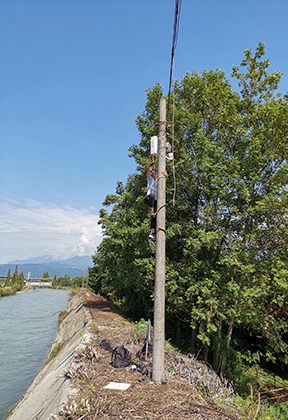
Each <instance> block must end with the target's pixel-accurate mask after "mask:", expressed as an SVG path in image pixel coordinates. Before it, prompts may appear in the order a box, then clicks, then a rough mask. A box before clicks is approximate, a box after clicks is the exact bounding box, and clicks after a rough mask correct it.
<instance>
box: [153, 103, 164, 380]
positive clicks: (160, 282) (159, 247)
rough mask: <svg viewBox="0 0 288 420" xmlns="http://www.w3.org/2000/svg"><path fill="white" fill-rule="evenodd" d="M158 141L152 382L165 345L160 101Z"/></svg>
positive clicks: (158, 377) (160, 374)
mask: <svg viewBox="0 0 288 420" xmlns="http://www.w3.org/2000/svg"><path fill="white" fill-rule="evenodd" d="M159 121H160V124H159V137H158V188H157V208H158V213H157V228H156V261H155V295H154V326H153V328H154V331H153V369H152V379H153V381H155V382H159V381H160V380H161V378H162V377H163V375H164V342H165V236H166V234H165V226H166V224H165V218H166V209H165V205H166V177H165V176H164V175H163V174H162V172H163V171H165V170H166V100H165V99H161V100H160V112H159Z"/></svg>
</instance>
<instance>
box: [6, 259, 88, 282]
mask: <svg viewBox="0 0 288 420" xmlns="http://www.w3.org/2000/svg"><path fill="white" fill-rule="evenodd" d="M16 265H18V273H21V271H23V274H24V277H25V278H27V276H28V273H29V272H30V273H31V274H30V277H42V276H43V274H44V272H47V271H48V273H49V276H50V277H54V276H55V275H56V277H62V276H65V274H67V275H68V274H70V276H71V278H74V277H77V276H82V275H83V274H84V275H86V273H87V267H93V261H92V258H91V257H88V256H84V257H79V256H77V257H73V258H68V259H67V260H62V261H60V260H54V259H53V257H51V256H46V257H37V258H30V259H28V260H14V261H11V262H10V263H8V264H0V276H6V275H7V273H8V270H9V268H10V271H11V275H13V273H14V271H15V267H16Z"/></svg>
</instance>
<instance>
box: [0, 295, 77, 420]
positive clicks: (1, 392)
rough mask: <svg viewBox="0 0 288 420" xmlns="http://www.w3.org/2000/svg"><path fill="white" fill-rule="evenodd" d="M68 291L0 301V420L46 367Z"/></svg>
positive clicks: (0, 299) (1, 299) (15, 296)
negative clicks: (46, 360)
mask: <svg viewBox="0 0 288 420" xmlns="http://www.w3.org/2000/svg"><path fill="white" fill-rule="evenodd" d="M69 293H70V292H69V291H68V290H54V289H36V290H34V291H32V292H28V293H19V294H16V295H13V296H7V297H0V420H4V419H6V418H7V417H8V414H5V411H6V410H7V408H9V407H10V408H11V407H13V406H14V405H15V404H16V403H17V402H18V401H19V399H20V398H21V396H22V395H23V394H24V393H25V392H26V390H27V389H28V388H29V386H30V384H31V383H32V381H33V379H34V378H35V376H36V375H37V374H38V373H39V372H40V370H41V369H42V367H43V366H44V365H45V358H46V356H47V355H48V353H49V351H50V349H51V346H52V344H53V342H54V340H55V337H56V334H57V331H58V326H59V323H58V316H59V312H60V311H63V310H65V309H67V306H68V299H69Z"/></svg>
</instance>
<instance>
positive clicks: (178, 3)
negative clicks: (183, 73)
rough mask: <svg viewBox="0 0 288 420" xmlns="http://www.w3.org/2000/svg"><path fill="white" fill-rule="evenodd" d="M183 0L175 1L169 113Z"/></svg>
mask: <svg viewBox="0 0 288 420" xmlns="http://www.w3.org/2000/svg"><path fill="white" fill-rule="evenodd" d="M181 4H182V0H175V12H174V24H173V36H172V51H171V63H170V77H169V91H168V111H169V101H170V93H171V84H172V76H173V66H174V56H175V50H176V46H177V41H178V33H179V24H180V12H181Z"/></svg>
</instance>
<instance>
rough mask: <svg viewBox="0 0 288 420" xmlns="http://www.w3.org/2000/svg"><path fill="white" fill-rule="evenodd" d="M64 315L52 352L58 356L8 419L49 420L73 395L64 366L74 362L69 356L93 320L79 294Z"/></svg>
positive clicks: (79, 343)
mask: <svg viewBox="0 0 288 420" xmlns="http://www.w3.org/2000/svg"><path fill="white" fill-rule="evenodd" d="M65 315H66V317H65V319H63V321H62V322H61V324H60V326H59V330H58V333H57V336H56V339H55V342H54V344H53V346H52V349H51V352H50V355H51V354H52V355H53V354H54V355H55V357H53V358H52V360H51V361H50V362H49V363H47V364H46V365H45V366H44V368H43V369H42V370H41V372H40V373H39V374H38V375H37V376H36V378H35V379H34V381H33V382H32V384H31V386H30V387H29V388H28V390H27V392H26V393H25V394H24V395H23V396H22V398H21V400H20V401H19V402H18V404H17V406H16V407H15V409H14V410H13V411H12V413H11V414H10V415H9V417H8V419H11V420H32V419H35V420H36V419H37V420H42V419H43V420H44V419H45V420H47V419H48V418H49V417H50V413H53V412H58V411H59V410H60V408H61V406H62V405H63V404H65V402H66V401H67V400H68V397H69V395H71V394H73V389H72V388H71V386H70V381H69V380H66V379H67V378H66V377H65V372H66V371H65V369H68V368H69V365H70V364H71V361H72V358H71V357H70V358H68V359H67V357H68V356H69V355H70V354H71V353H72V352H73V351H75V350H77V348H78V346H79V345H81V342H83V340H86V339H89V338H88V336H87V332H88V329H89V322H90V321H91V317H90V314H89V311H88V310H87V309H86V308H85V307H84V306H83V304H82V298H81V295H80V294H76V295H74V296H73V297H72V299H71V300H70V302H69V305H68V308H67V310H66V313H65ZM80 334H81V335H80ZM56 353H57V354H56ZM48 357H49V356H48ZM66 359H67V360H66ZM65 360H66V361H65ZM63 361H65V362H64V363H62V362H63ZM61 363H62V364H61ZM59 365H60V366H59ZM58 366H59V367H58Z"/></svg>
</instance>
